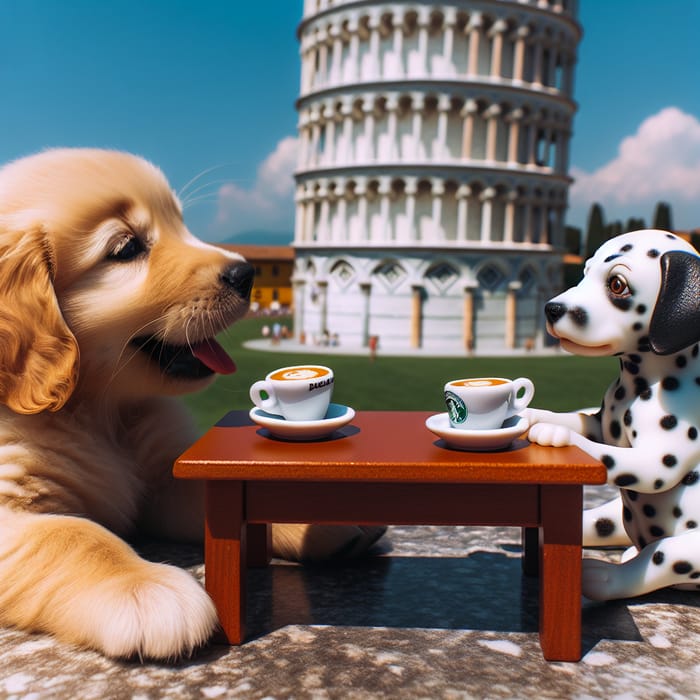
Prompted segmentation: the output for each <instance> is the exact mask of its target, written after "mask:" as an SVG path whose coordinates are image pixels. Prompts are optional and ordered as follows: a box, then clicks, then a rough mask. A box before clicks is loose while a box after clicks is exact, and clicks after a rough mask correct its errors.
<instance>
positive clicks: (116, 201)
mask: <svg viewBox="0 0 700 700" xmlns="http://www.w3.org/2000/svg"><path fill="white" fill-rule="evenodd" d="M251 273H252V270H251V268H250V266H249V265H247V263H245V261H244V260H243V259H242V258H241V257H240V256H238V255H235V254H233V253H228V252H225V251H223V250H221V249H220V248H217V247H215V246H211V245H207V244H205V243H202V242H201V241H199V240H198V239H196V238H195V237H194V236H192V234H191V233H190V232H189V231H188V230H187V228H186V227H185V225H184V223H183V220H182V213H181V208H180V204H179V202H178V200H177V198H176V197H175V196H174V195H173V194H172V192H171V190H170V188H169V186H168V184H167V182H166V180H165V178H164V177H163V175H162V173H161V172H160V171H159V170H158V169H157V168H155V167H154V166H153V165H151V164H150V163H148V162H146V161H144V160H142V159H140V158H137V157H135V156H132V155H129V154H125V153H119V152H114V151H102V150H92V149H63V150H53V151H46V152H44V153H41V154H38V155H35V156H31V157H29V158H25V159H21V160H18V161H16V162H14V163H11V164H9V165H7V166H5V167H4V168H3V169H2V170H0V403H2V404H3V405H2V406H0V622H2V623H4V624H9V625H15V626H17V627H20V628H23V629H28V630H39V631H46V632H49V633H52V634H54V635H55V636H57V637H58V638H60V639H62V640H65V641H68V642H72V643H77V644H80V645H83V646H87V647H92V648H95V649H98V650H101V651H103V652H104V653H106V654H109V655H112V656H132V655H140V656H142V657H155V658H174V657H177V656H180V655H182V654H187V653H189V652H191V650H192V649H194V648H195V647H197V646H198V645H200V644H202V643H203V642H205V641H206V640H207V639H208V638H209V636H210V635H211V633H212V631H213V630H214V628H215V626H216V624H217V620H216V611H215V610H214V607H213V605H212V603H211V601H210V599H209V598H208V596H207V595H206V593H205V592H204V590H203V589H202V588H201V586H200V585H199V584H198V583H197V582H196V581H195V580H194V579H193V578H192V577H191V576H190V575H189V574H188V573H187V572H185V571H183V570H180V569H177V568H175V567H171V566H165V565H162V564H155V563H151V562H147V561H145V560H143V559H141V558H140V557H139V556H138V555H137V554H136V553H135V552H134V551H133V550H132V549H131V548H130V547H129V546H128V545H127V544H125V543H124V542H123V541H122V539H120V538H121V537H123V536H128V535H130V534H132V533H133V532H135V531H136V530H137V529H138V530H140V531H143V532H148V533H149V534H153V535H157V536H164V537H169V538H179V539H183V540H197V539H200V538H201V533H202V526H203V489H202V486H201V484H199V483H197V482H176V481H175V480H173V479H172V477H171V469H172V464H173V461H174V459H175V458H176V457H177V456H178V455H179V454H180V453H181V452H182V451H183V450H184V449H185V448H186V447H187V446H188V445H189V444H191V442H192V441H193V440H194V439H195V437H196V436H195V434H194V431H193V429H192V424H191V422H190V419H189V417H188V416H187V415H186V413H185V412H184V410H183V409H182V408H181V406H180V405H179V403H177V402H176V401H174V400H173V399H172V398H170V397H172V396H175V395H178V394H182V393H183V392H186V391H192V390H195V389H199V388H202V387H204V386H205V385H206V384H207V383H208V382H209V381H210V380H211V377H212V376H213V373H212V371H211V370H206V365H210V366H211V365H213V367H212V369H217V370H218V371H231V370H232V369H233V368H232V367H228V366H227V362H229V361H228V360H226V359H222V356H221V352H222V351H221V349H220V348H219V347H218V346H217V345H216V343H215V341H213V340H212V339H213V337H214V336H215V335H216V334H217V333H218V332H220V331H222V330H223V329H224V328H226V327H227V326H228V325H230V324H231V323H233V322H234V321H236V320H237V319H238V318H240V317H241V316H242V315H243V314H244V313H245V312H246V310H247V307H248V297H249V291H250V290H249V287H250V283H251V281H252V274H251ZM163 342H164V343H167V346H164V345H162V344H161V343H163ZM149 343H150V344H149ZM206 345H209V350H208V351H207V350H206V349H205V350H202V348H203V347H204V346H206ZM149 348H150V351H149V352H144V350H147V349H149ZM167 348H170V351H172V349H173V348H176V349H177V352H178V353H181V354H180V355H173V357H172V358H171V357H170V355H169V354H168V353H169V352H170V351H169V350H167ZM212 348H215V349H214V350H212ZM198 351H199V352H198ZM173 352H174V351H173ZM212 357H213V358H214V359H212ZM183 358H184V359H183ZM195 358H200V359H203V360H204V363H203V364H202V363H201V362H199V361H198V360H197V359H195ZM178 363H180V364H178ZM182 363H184V364H182ZM183 367H184V369H183ZM202 370H205V371H202ZM379 534H381V529H379V528H350V527H348V528H342V527H338V528H320V527H312V526H300V525H299V526H297V525H284V526H274V527H273V550H274V552H275V554H277V555H279V556H286V557H289V558H293V559H303V558H319V557H324V556H330V555H332V554H334V553H335V552H337V551H340V550H342V551H347V550H352V551H353V552H358V551H360V550H363V549H365V548H366V547H367V546H369V545H370V544H371V542H373V541H374V540H375V539H376V538H377V537H378V536H379Z"/></svg>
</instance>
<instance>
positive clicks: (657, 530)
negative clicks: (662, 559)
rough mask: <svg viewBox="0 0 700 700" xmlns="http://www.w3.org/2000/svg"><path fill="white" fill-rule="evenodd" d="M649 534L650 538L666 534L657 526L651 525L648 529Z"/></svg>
mask: <svg viewBox="0 0 700 700" xmlns="http://www.w3.org/2000/svg"><path fill="white" fill-rule="evenodd" d="M649 532H650V533H651V536H652V537H663V536H664V535H665V534H666V531H665V530H664V529H663V528H662V527H659V526H658V525H652V526H651V527H650V528H649Z"/></svg>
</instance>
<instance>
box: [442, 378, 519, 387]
mask: <svg viewBox="0 0 700 700" xmlns="http://www.w3.org/2000/svg"><path fill="white" fill-rule="evenodd" d="M507 383H508V382H507V381H506V380H505V379H458V380H457V381H454V382H450V384H451V385H453V386H473V387H485V386H499V385H501V384H507Z"/></svg>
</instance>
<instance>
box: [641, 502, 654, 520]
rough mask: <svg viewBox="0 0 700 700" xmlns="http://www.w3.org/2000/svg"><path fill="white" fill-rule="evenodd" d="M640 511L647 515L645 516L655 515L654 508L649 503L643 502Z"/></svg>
mask: <svg viewBox="0 0 700 700" xmlns="http://www.w3.org/2000/svg"><path fill="white" fill-rule="evenodd" d="M642 512H643V513H644V515H646V516H647V518H653V517H654V516H655V515H656V508H654V506H652V505H651V503H645V504H644V505H643V506H642Z"/></svg>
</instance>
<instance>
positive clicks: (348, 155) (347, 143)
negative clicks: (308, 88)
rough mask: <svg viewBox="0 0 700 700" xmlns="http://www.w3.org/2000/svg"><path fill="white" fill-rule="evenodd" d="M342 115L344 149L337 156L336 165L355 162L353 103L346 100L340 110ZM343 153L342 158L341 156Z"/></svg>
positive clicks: (340, 149)
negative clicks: (353, 149)
mask: <svg viewBox="0 0 700 700" xmlns="http://www.w3.org/2000/svg"><path fill="white" fill-rule="evenodd" d="M340 115H341V118H342V120H343V136H342V148H339V149H338V151H339V152H340V153H338V154H337V156H336V165H341V166H342V165H348V164H349V163H352V161H353V153H352V142H353V139H352V103H351V102H350V100H349V99H344V100H343V102H342V106H341V108H340ZM341 153H342V156H341V155H340V154H341Z"/></svg>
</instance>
